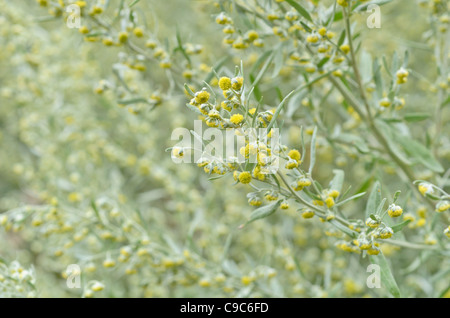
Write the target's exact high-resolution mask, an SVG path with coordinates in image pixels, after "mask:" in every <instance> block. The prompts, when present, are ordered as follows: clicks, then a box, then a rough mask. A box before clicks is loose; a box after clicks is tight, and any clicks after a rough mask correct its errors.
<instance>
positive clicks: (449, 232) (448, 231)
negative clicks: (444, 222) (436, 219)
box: [444, 225, 450, 238]
mask: <svg viewBox="0 0 450 318" xmlns="http://www.w3.org/2000/svg"><path fill="white" fill-rule="evenodd" d="M444 234H445V236H447V237H448V238H450V225H449V226H448V227H447V228H446V229H445V230H444Z"/></svg>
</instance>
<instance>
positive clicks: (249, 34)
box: [246, 30, 259, 42]
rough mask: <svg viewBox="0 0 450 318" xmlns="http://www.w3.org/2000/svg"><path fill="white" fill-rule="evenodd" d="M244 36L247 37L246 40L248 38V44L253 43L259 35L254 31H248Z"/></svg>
mask: <svg viewBox="0 0 450 318" xmlns="http://www.w3.org/2000/svg"><path fill="white" fill-rule="evenodd" d="M246 35H247V38H248V40H249V41H250V42H253V41H255V40H256V39H258V38H259V34H258V32H256V31H255V30H250V31H248V32H247V34H246Z"/></svg>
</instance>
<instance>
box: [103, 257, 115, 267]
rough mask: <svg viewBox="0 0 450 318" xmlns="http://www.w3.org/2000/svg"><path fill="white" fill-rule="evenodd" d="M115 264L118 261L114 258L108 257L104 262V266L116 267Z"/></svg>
mask: <svg viewBox="0 0 450 318" xmlns="http://www.w3.org/2000/svg"><path fill="white" fill-rule="evenodd" d="M114 266H116V262H114V261H113V260H112V259H106V260H105V261H104V262H103V267H107V268H108V267H114Z"/></svg>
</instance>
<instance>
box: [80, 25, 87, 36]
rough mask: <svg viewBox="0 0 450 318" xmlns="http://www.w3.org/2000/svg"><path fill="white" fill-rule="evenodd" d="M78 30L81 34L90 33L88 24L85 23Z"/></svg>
mask: <svg viewBox="0 0 450 318" xmlns="http://www.w3.org/2000/svg"><path fill="white" fill-rule="evenodd" d="M78 32H80V33H81V34H88V33H89V29H88V27H87V26H85V25H83V26H82V27H81V28H79V29H78Z"/></svg>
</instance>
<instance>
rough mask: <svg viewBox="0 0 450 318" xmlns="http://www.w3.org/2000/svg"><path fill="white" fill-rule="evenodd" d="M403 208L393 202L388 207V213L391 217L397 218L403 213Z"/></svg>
mask: <svg viewBox="0 0 450 318" xmlns="http://www.w3.org/2000/svg"><path fill="white" fill-rule="evenodd" d="M402 213H403V209H402V208H401V207H400V206H398V205H395V204H391V205H390V206H389V208H388V214H389V216H390V217H393V218H396V217H398V216H400V215H402Z"/></svg>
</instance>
